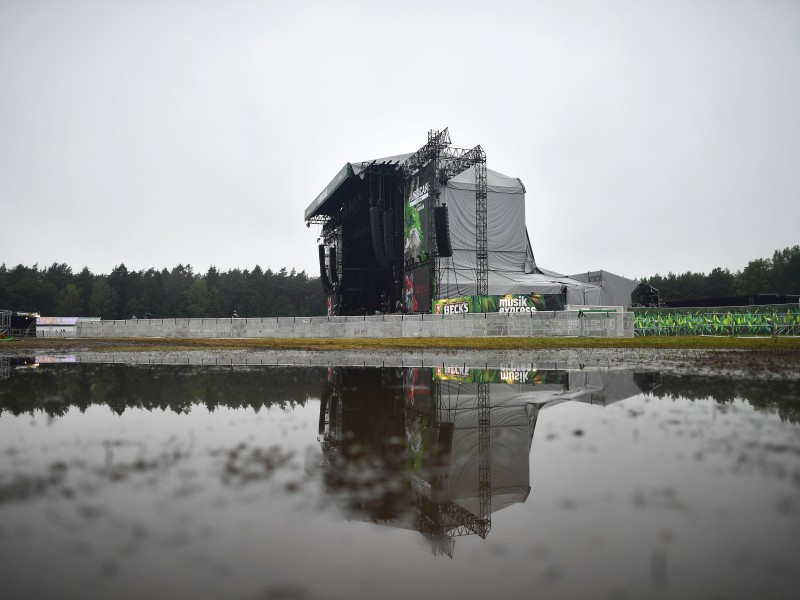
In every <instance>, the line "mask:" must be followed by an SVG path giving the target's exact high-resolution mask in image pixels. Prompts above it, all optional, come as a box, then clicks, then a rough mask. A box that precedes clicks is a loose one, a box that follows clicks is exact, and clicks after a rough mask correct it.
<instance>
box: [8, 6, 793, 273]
mask: <svg viewBox="0 0 800 600" xmlns="http://www.w3.org/2000/svg"><path fill="white" fill-rule="evenodd" d="M798 107H800V2H798V1H796V0H785V1H780V0H752V1H749V0H742V1H736V0H719V1H703V0H693V1H687V2H683V1H675V0H672V1H668V2H665V1H647V0H630V1H623V0H620V1H600V0H597V1H590V0H586V1H568V0H547V1H531V0H528V1H519V2H512V1H509V2H505V1H502V0H494V1H492V2H472V1H467V0H459V1H456V2H431V1H428V2H416V1H409V0H404V1H402V2H396V3H389V2H380V1H376V0H372V1H367V2H356V1H351V2H335V1H328V2H325V1H320V2H312V1H301V0H298V1H293V2H277V1H266V0H262V1H258V0H218V1H197V0H195V1H179V0H174V1H170V0H153V1H145V0H136V1H133V0H129V1H122V0H83V1H80V0H53V1H38V0H0V200H1V201H2V209H3V216H2V222H3V227H2V233H0V250H1V252H0V262H4V263H6V265H7V266H12V265H16V264H19V263H22V264H25V265H28V266H30V265H33V264H34V263H38V264H39V266H40V267H44V266H47V265H49V264H51V263H53V262H65V263H67V264H69V265H70V266H71V267H72V268H73V269H74V270H79V269H80V268H81V267H83V266H84V265H86V266H88V267H89V268H90V269H92V271H94V272H96V273H108V272H109V271H110V270H111V269H112V268H113V267H114V266H116V265H118V264H120V263H124V264H125V265H126V266H127V267H128V268H129V269H135V270H138V269H146V268H149V267H156V268H162V267H170V268H171V267H173V266H176V265H177V264H178V263H182V264H184V265H185V264H187V263H188V264H191V265H192V266H193V267H194V268H195V271H205V270H206V269H207V268H208V267H209V265H215V266H216V267H217V268H219V269H222V270H227V269H229V268H236V267H239V268H253V267H254V266H255V265H256V264H259V265H261V266H262V267H263V268H267V267H269V268H272V269H273V270H277V269H280V268H281V267H287V268H292V267H295V268H297V269H298V270H306V271H307V272H308V273H309V274H311V275H318V266H317V248H316V238H317V236H318V235H319V228H318V227H316V226H312V227H311V228H310V229H307V228H306V226H305V223H304V221H303V212H304V210H305V208H306V206H308V204H310V203H311V201H312V200H313V199H314V198H315V197H316V195H317V194H318V193H319V192H320V191H321V190H322V189H323V188H324V187H325V185H326V184H327V183H328V182H329V181H330V179H331V178H332V177H333V176H334V175H335V174H336V172H337V171H338V170H339V169H340V168H341V167H342V165H344V163H345V162H347V161H356V160H364V159H369V158H375V157H380V156H386V155H391V154H398V153H402V152H411V151H414V150H416V149H417V148H418V147H420V146H421V145H423V144H424V143H425V140H426V135H427V131H428V130H429V129H441V128H444V127H449V128H450V133H451V138H452V140H453V143H454V145H457V146H462V147H472V146H474V145H476V144H481V145H482V146H483V147H484V149H485V150H486V153H487V161H488V166H489V167H490V168H492V169H494V170H497V171H500V172H502V173H505V174H508V175H512V176H516V177H519V178H521V179H522V181H523V182H524V184H525V186H526V188H527V205H526V214H527V217H526V219H527V224H528V229H529V232H530V237H531V242H532V244H533V249H534V253H535V255H536V258H537V262H538V263H539V264H540V266H543V267H546V268H550V269H553V270H556V271H560V272H562V273H576V272H582V271H586V270H596V269H605V270H608V271H611V272H614V273H618V274H620V275H625V276H628V277H641V276H647V275H652V274H655V273H661V274H665V273H666V272H667V271H673V272H684V271H687V270H693V271H703V272H708V271H710V270H711V269H712V268H714V267H716V266H722V267H728V268H730V269H731V270H738V269H741V268H742V267H744V266H745V265H746V264H747V262H748V261H749V260H751V259H754V258H759V257H764V258H766V257H771V256H772V253H773V251H774V250H776V249H779V248H784V247H786V246H792V245H795V244H798V243H800V235H799V234H798V231H799V230H800V109H799V108H798Z"/></svg>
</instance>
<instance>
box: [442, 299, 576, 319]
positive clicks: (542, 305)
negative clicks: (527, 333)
mask: <svg viewBox="0 0 800 600" xmlns="http://www.w3.org/2000/svg"><path fill="white" fill-rule="evenodd" d="M565 300H566V299H565V297H564V294H527V295H525V294H509V295H506V296H458V297H455V298H445V299H443V300H434V301H433V306H432V312H433V313H434V314H436V315H452V314H463V313H495V312H499V313H532V312H538V311H540V310H548V311H549V310H564V305H565Z"/></svg>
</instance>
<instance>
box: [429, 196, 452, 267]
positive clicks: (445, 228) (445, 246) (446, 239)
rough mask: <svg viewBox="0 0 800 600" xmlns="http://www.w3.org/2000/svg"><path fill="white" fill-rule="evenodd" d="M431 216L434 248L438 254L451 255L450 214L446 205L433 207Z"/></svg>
mask: <svg viewBox="0 0 800 600" xmlns="http://www.w3.org/2000/svg"><path fill="white" fill-rule="evenodd" d="M433 218H434V221H435V225H436V249H437V251H438V252H439V256H441V257H445V258H446V257H448V256H453V248H452V246H451V245H450V216H449V214H448V212H447V207H446V206H437V207H435V208H434V209H433Z"/></svg>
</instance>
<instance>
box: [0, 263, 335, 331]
mask: <svg viewBox="0 0 800 600" xmlns="http://www.w3.org/2000/svg"><path fill="white" fill-rule="evenodd" d="M0 308H4V309H10V310H18V311H31V312H38V313H39V314H41V315H43V316H70V317H87V316H89V317H102V318H103V319H130V318H131V317H134V316H135V317H137V318H144V317H145V316H146V315H148V314H149V315H152V316H157V317H162V318H169V317H205V318H212V317H230V316H231V314H232V313H233V310H234V309H236V310H237V311H238V314H239V316H241V317H293V316H310V315H322V314H325V312H324V311H325V303H324V299H323V296H322V286H321V285H320V282H319V278H314V277H308V275H306V273H305V272H302V271H301V272H300V273H298V272H296V271H295V270H294V269H292V270H291V271H287V270H286V269H281V270H280V271H279V272H277V273H275V272H273V271H272V270H271V269H267V270H263V269H262V268H261V267H260V266H258V265H256V266H255V268H253V270H252V271H250V270H247V269H245V270H241V269H232V270H229V271H227V272H220V271H219V270H217V269H216V268H215V267H213V266H212V267H210V268H209V269H208V271H207V272H206V273H205V274H199V273H195V272H194V269H192V267H191V265H178V266H177V267H174V268H173V269H171V270H168V269H161V270H160V271H158V270H156V269H147V270H146V271H145V270H142V271H131V270H129V269H128V268H127V267H126V266H125V265H124V264H120V265H118V266H116V267H114V269H113V270H112V271H111V273H109V274H108V275H95V274H93V273H92V272H91V271H90V270H89V269H88V268H87V267H84V268H83V269H81V270H80V271H79V272H78V273H74V272H73V271H72V269H71V268H70V267H69V266H68V265H66V264H59V263H54V264H52V265H51V266H49V267H47V268H45V269H39V267H38V265H34V266H33V267H26V266H23V265H17V266H16V267H13V268H8V267H7V266H6V265H5V264H2V265H0Z"/></svg>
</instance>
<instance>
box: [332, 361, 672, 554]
mask: <svg viewBox="0 0 800 600" xmlns="http://www.w3.org/2000/svg"><path fill="white" fill-rule="evenodd" d="M637 379H638V380H637ZM655 383H656V382H655V381H650V380H649V379H647V378H645V379H642V378H641V377H638V378H637V376H635V375H634V374H633V373H630V372H616V371H607V370H606V371H564V370H560V371H559V370H540V371H517V370H499V369H490V370H487V369H446V368H434V369H431V368H385V369H371V368H359V367H338V368H334V369H331V371H330V376H329V380H328V383H327V384H326V387H325V391H324V393H323V397H322V402H321V405H320V421H319V433H320V438H319V439H320V442H321V445H322V450H323V454H324V456H325V461H324V466H325V469H324V471H323V478H324V482H325V484H326V487H327V490H328V492H329V494H330V495H331V496H332V497H333V498H334V499H335V500H336V501H337V502H338V504H339V505H340V506H341V507H342V509H343V510H344V511H345V512H346V513H347V514H348V516H349V517H351V518H361V519H364V520H367V521H373V522H376V523H383V524H388V525H391V526H394V527H405V528H414V529H416V530H418V531H419V532H420V533H422V534H423V535H424V536H425V537H426V538H428V539H429V540H430V541H431V545H432V549H433V553H434V554H446V555H448V556H451V557H452V555H453V549H454V546H455V538H456V537H458V536H463V535H478V536H480V537H481V538H485V537H486V536H487V535H488V533H489V531H490V530H491V518H492V513H493V512H497V511H499V510H501V509H503V508H505V507H507V506H511V505H513V504H516V503H519V502H524V501H525V500H526V499H527V497H528V494H529V493H530V489H531V485H530V470H529V456H530V449H531V443H532V441H533V434H534V430H535V428H536V422H537V419H538V416H539V413H540V411H541V410H542V409H544V408H547V407H550V406H554V405H556V404H559V403H561V402H566V401H569V400H572V401H579V402H587V403H591V404H599V405H603V406H605V405H608V404H611V403H613V402H616V401H618V400H622V399H624V398H628V397H631V396H635V395H637V394H640V393H642V392H643V391H647V390H649V389H652V388H653V387H654V385H655Z"/></svg>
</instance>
